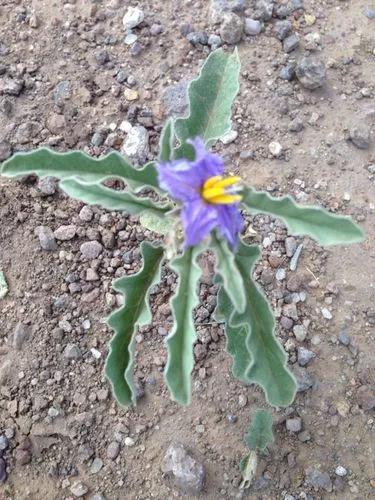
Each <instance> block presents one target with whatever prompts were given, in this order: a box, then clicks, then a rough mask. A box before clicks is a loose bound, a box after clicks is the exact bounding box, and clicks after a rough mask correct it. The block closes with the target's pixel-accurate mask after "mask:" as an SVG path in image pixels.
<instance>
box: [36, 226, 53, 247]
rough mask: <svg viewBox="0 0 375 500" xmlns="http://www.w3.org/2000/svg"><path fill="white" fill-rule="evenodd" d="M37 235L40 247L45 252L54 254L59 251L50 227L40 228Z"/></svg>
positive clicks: (37, 229)
mask: <svg viewBox="0 0 375 500" xmlns="http://www.w3.org/2000/svg"><path fill="white" fill-rule="evenodd" d="M35 235H36V236H37V237H38V238H39V243H40V246H41V247H42V249H43V250H47V251H49V252H53V251H54V250H57V248H58V247H57V243H56V240H55V236H54V234H53V231H52V229H50V228H49V227H48V226H39V227H37V228H36V229H35Z"/></svg>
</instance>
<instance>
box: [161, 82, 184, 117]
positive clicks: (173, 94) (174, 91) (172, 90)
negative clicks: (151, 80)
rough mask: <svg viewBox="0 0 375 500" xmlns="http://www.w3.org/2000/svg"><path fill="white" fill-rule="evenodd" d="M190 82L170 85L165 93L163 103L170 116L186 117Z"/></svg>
mask: <svg viewBox="0 0 375 500" xmlns="http://www.w3.org/2000/svg"><path fill="white" fill-rule="evenodd" d="M187 88H188V82H179V83H176V84H175V85H170V86H169V87H167V88H166V89H165V90H164V92H163V103H164V107H165V110H166V112H167V114H168V116H181V115H185V114H186V113H187V110H188V104H189V103H188V95H187Z"/></svg>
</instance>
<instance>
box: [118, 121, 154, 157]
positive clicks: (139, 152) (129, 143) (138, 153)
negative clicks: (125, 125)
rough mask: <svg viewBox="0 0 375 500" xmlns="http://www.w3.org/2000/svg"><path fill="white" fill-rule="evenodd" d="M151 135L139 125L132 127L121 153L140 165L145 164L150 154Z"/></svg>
mask: <svg viewBox="0 0 375 500" xmlns="http://www.w3.org/2000/svg"><path fill="white" fill-rule="evenodd" d="M148 140H149V135H148V132H147V130H146V129H145V127H142V126H140V125H137V126H135V127H132V128H131V129H130V130H129V132H128V136H127V138H126V139H125V141H124V143H123V145H122V148H121V153H123V154H125V155H126V156H127V157H129V158H130V159H131V160H133V161H134V162H136V163H138V164H143V163H145V161H146V160H147V156H148V153H149V149H150V147H149V143H148Z"/></svg>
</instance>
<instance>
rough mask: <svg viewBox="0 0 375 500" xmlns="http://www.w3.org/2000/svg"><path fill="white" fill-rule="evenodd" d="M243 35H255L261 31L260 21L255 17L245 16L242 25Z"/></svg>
mask: <svg viewBox="0 0 375 500" xmlns="http://www.w3.org/2000/svg"><path fill="white" fill-rule="evenodd" d="M244 31H245V35H250V36H255V35H259V33H260V32H261V31H262V23H261V22H260V21H258V20H256V19H251V18H250V17H247V18H246V19H245V26H244Z"/></svg>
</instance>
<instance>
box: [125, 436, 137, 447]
mask: <svg viewBox="0 0 375 500" xmlns="http://www.w3.org/2000/svg"><path fill="white" fill-rule="evenodd" d="M124 444H125V446H129V447H131V446H134V445H135V441H134V439H133V438H131V437H130V436H127V437H126V438H125V440H124Z"/></svg>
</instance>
